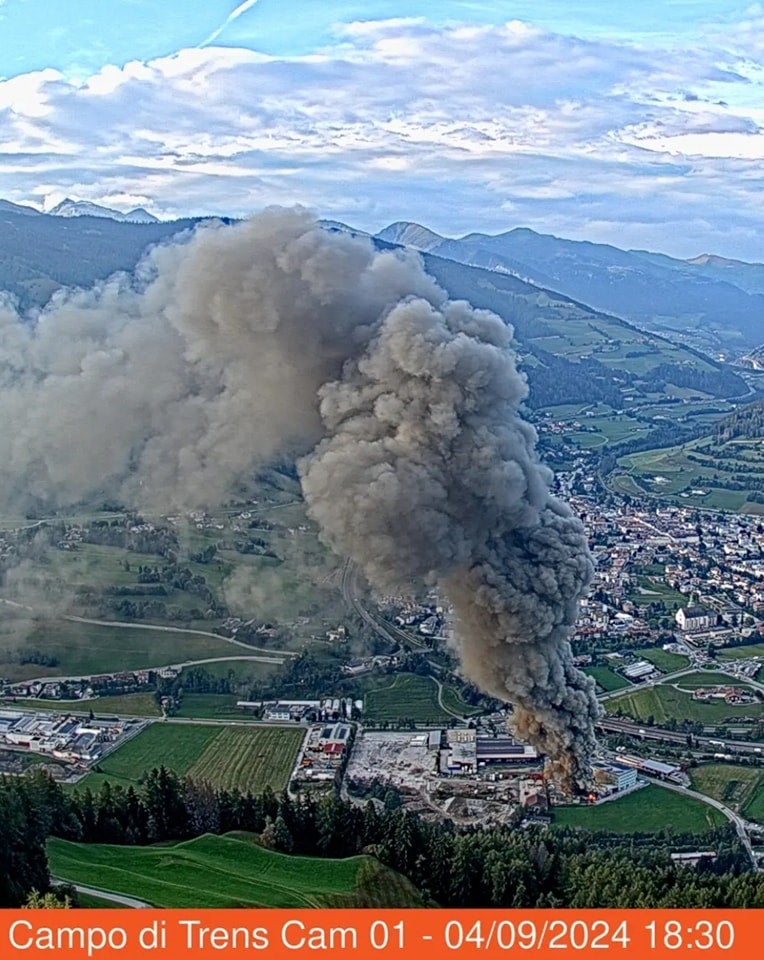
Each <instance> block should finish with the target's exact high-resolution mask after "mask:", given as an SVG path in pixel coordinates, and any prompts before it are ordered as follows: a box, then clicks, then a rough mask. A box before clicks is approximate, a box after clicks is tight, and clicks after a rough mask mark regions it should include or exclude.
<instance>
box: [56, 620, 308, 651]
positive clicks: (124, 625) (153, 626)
mask: <svg viewBox="0 0 764 960" xmlns="http://www.w3.org/2000/svg"><path fill="white" fill-rule="evenodd" d="M62 619H63V620H70V621H72V623H91V624H94V625H95V626H98V627H117V628H119V629H120V630H157V631H161V632H162V633H188V634H192V635H193V636H197V637H212V639H213V640H224V641H225V642H226V643H232V644H234V646H237V647H244V649H245V650H255V651H257V652H258V653H269V654H271V655H272V656H273V655H274V654H279V655H282V654H283V656H285V657H299V656H300V651H299V650H272V649H270V648H269V647H253V646H252V645H251V644H249V643H245V642H244V641H243V640H236V639H234V638H233V637H224V636H221V635H220V634H219V633H212V632H210V631H209V630H193V629H191V628H190V627H167V626H164V625H163V624H159V623H143V622H141V623H132V622H129V623H128V622H126V621H123V620H91V619H90V618H89V617H62Z"/></svg>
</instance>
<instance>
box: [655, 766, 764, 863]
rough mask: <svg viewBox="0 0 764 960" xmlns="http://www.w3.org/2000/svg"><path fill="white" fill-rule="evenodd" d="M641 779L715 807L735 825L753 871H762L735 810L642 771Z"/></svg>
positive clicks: (746, 832)
mask: <svg viewBox="0 0 764 960" xmlns="http://www.w3.org/2000/svg"><path fill="white" fill-rule="evenodd" d="M639 775H640V777H641V778H642V779H643V780H647V781H648V783H655V784H657V785H658V786H660V787H665V788H666V789H667V790H673V791H674V793H683V794H684V795H685V796H686V797H692V798H693V799H695V800H700V801H701V802H702V803H707V804H708V805H709V806H710V807H714V808H715V809H716V810H718V811H719V812H720V813H722V814H724V816H725V817H726V818H727V819H728V820H729V821H730V823H732V824H734V826H735V830H736V832H737V835H738V837H739V838H740V842H741V843H742V845H743V847H744V848H745V852H746V853H747V854H748V858H749V859H750V861H751V864H752V865H753V869H754V870H756V871H761V870H762V867H761V866H760V864H759V860H758V857H757V856H756V854H755V853H754V850H753V846H752V844H751V838H750V837H749V836H748V831H747V829H746V821H745V820H744V819H743V818H742V817H741V816H740V815H739V814H737V813H735V811H734V810H732V809H730V808H729V807H727V806H725V805H724V804H723V803H722V802H721V801H720V800H716V799H714V797H709V796H707V795H706V794H705V793H698V792H697V790H691V789H690V788H689V787H682V786H680V785H679V784H678V783H669V782H668V781H666V780H658V779H656V778H653V777H646V776H645V775H644V773H643V772H642V771H640V773H639Z"/></svg>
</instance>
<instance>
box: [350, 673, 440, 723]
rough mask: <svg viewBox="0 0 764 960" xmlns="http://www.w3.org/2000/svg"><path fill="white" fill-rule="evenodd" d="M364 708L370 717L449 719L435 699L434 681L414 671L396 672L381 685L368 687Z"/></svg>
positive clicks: (437, 721) (435, 688) (417, 719)
mask: <svg viewBox="0 0 764 960" xmlns="http://www.w3.org/2000/svg"><path fill="white" fill-rule="evenodd" d="M447 702H448V701H447ZM449 706H450V704H449ZM364 712H365V714H366V716H367V717H368V718H369V719H370V720H414V721H416V722H417V723H429V722H432V723H443V722H445V721H446V720H449V719H450V715H449V714H448V713H446V712H445V711H444V710H442V709H441V707H440V705H439V703H438V687H437V685H436V684H435V683H434V681H433V680H431V679H430V678H429V677H419V676H417V675H416V674H413V673H399V674H396V676H395V677H393V678H392V680H390V681H388V682H387V683H386V684H385V685H384V686H382V687H377V688H376V689H374V690H370V691H369V692H368V693H367V694H366V697H365V702H364Z"/></svg>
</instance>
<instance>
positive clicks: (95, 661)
mask: <svg viewBox="0 0 764 960" xmlns="http://www.w3.org/2000/svg"><path fill="white" fill-rule="evenodd" d="M25 651H43V652H44V653H45V654H46V655H47V656H50V657H54V658H55V659H56V661H57V662H56V664H55V666H40V665H38V664H35V663H19V660H20V659H23V655H24V652H25ZM241 652H242V647H239V646H236V645H234V644H231V643H229V642H228V641H226V640H224V639H222V638H217V637H214V636H204V635H200V634H195V633H186V632H184V631H183V630H182V629H178V630H172V629H168V628H162V629H154V630H152V629H151V628H150V627H146V626H141V625H139V624H136V625H135V626H133V625H131V626H130V627H118V626H115V625H108V626H102V625H98V624H92V623H79V622H76V621H72V620H38V621H29V622H27V621H23V622H19V621H16V620H13V621H10V622H9V621H0V676H3V677H8V678H9V679H11V680H25V679H31V678H33V677H43V676H72V677H76V676H89V675H92V674H98V673H112V672H116V671H119V670H140V669H143V668H147V667H163V666H167V665H168V664H172V663H182V662H184V661H187V660H202V659H206V658H208V657H229V656H232V655H235V654H237V653H241ZM244 652H246V651H244Z"/></svg>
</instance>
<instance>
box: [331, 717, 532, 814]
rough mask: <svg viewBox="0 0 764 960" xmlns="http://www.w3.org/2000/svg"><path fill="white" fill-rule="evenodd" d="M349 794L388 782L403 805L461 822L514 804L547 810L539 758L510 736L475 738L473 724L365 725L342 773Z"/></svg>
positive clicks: (509, 809) (510, 808)
mask: <svg viewBox="0 0 764 960" xmlns="http://www.w3.org/2000/svg"><path fill="white" fill-rule="evenodd" d="M346 784H347V787H348V792H349V795H350V796H357V797H359V796H360V797H362V796H363V795H364V792H365V790H367V789H370V788H371V787H372V786H376V787H377V788H378V787H379V786H383V787H384V786H388V787H391V788H392V789H394V790H395V791H396V792H397V793H398V795H399V796H400V797H401V799H402V802H403V805H404V807H405V808H406V809H407V810H410V811H412V812H417V813H419V814H420V815H422V816H425V817H429V818H433V819H443V818H448V819H451V820H453V821H454V822H455V823H459V824H473V823H474V824H477V823H481V824H487V823H505V822H507V820H508V819H509V818H510V817H511V816H512V815H513V813H514V812H515V811H516V810H517V809H518V808H523V809H524V810H525V811H527V812H528V814H531V813H533V814H541V815H543V814H545V813H546V810H547V807H548V797H547V790H546V784H545V782H544V778H543V761H542V760H541V759H540V758H539V756H538V754H537V753H536V751H535V750H534V749H533V748H532V747H529V746H527V745H526V744H520V743H517V742H516V741H514V740H512V739H510V738H509V737H500V736H497V737H479V736H478V735H477V733H476V731H475V730H470V729H456V730H431V731H429V732H424V733H415V734H412V733H410V732H409V733H404V732H370V731H363V732H361V733H359V735H358V736H357V737H356V740H355V743H354V744H353V748H352V752H351V755H350V761H349V764H348V767H347V772H346Z"/></svg>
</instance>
